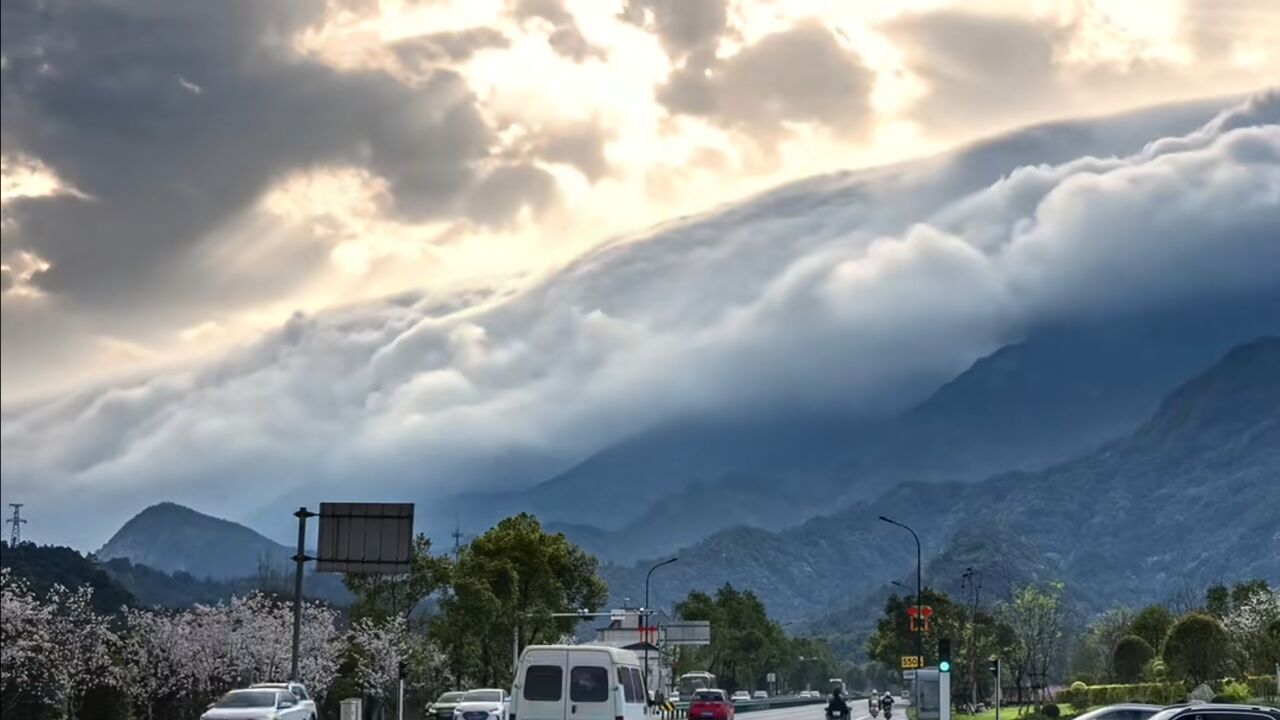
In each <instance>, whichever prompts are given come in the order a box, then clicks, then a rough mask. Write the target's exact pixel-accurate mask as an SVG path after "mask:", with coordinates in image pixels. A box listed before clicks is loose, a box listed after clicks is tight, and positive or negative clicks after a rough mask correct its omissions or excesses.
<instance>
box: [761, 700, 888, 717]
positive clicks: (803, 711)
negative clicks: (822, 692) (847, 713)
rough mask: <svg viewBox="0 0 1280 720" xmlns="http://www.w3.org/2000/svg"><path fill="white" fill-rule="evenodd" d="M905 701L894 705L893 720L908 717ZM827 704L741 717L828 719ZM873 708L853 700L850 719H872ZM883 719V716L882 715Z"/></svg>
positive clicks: (780, 709)
mask: <svg viewBox="0 0 1280 720" xmlns="http://www.w3.org/2000/svg"><path fill="white" fill-rule="evenodd" d="M906 705H907V703H906V702H905V701H902V700H899V701H898V702H896V703H894V705H893V720H904V719H905V718H906V714H905V706H906ZM826 707H827V706H826V705H824V704H816V705H800V706H798V707H789V708H778V709H777V710H760V711H758V712H753V713H743V714H742V715H740V716H739V717H740V718H741V720H826V714H825V710H826ZM870 718H871V710H870V708H869V707H868V706H867V701H866V700H854V701H853V715H852V717H851V718H850V720H870ZM881 720H883V716H882V717H881Z"/></svg>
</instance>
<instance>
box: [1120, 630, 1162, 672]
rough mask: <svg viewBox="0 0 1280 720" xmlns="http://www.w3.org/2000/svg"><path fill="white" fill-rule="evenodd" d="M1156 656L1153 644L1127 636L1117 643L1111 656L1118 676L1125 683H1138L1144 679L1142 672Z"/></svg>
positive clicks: (1136, 637)
mask: <svg viewBox="0 0 1280 720" xmlns="http://www.w3.org/2000/svg"><path fill="white" fill-rule="evenodd" d="M1155 656H1156V651H1155V648H1153V647H1152V646H1151V643H1149V642H1147V641H1146V640H1145V639H1143V638H1141V637H1138V636H1137V635H1125V636H1124V637H1122V638H1120V642H1118V643H1116V649H1115V652H1113V653H1112V654H1111V658H1112V660H1111V662H1112V664H1113V665H1114V666H1115V669H1116V676H1117V677H1118V678H1119V679H1121V680H1123V681H1125V682H1137V681H1138V680H1141V679H1142V670H1143V668H1145V667H1146V666H1147V663H1149V662H1151V658H1153V657H1155Z"/></svg>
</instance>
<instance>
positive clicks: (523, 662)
mask: <svg viewBox="0 0 1280 720" xmlns="http://www.w3.org/2000/svg"><path fill="white" fill-rule="evenodd" d="M647 697H648V693H647V692H646V691H645V687H644V673H642V672H641V670H640V660H639V658H637V657H636V654H635V653H634V652H632V651H630V650H622V649H619V648H615V647H609V646H606V645H530V646H529V647H527V648H525V649H524V652H523V653H521V654H520V667H519V668H518V669H517V670H516V680H515V684H514V685H513V686H512V688H511V715H510V717H509V718H508V720H645V718H646V716H647V714H648V703H647V702H645V698H647Z"/></svg>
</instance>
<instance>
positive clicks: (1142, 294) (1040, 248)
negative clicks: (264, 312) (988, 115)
mask: <svg viewBox="0 0 1280 720" xmlns="http://www.w3.org/2000/svg"><path fill="white" fill-rule="evenodd" d="M1192 114H1194V113H1192ZM1179 117H1180V118H1183V120H1181V122H1183V124H1184V126H1183V127H1182V129H1181V130H1178V131H1177V132H1175V133H1173V134H1171V135H1170V136H1168V137H1164V136H1162V133H1163V132H1166V131H1167V129H1168V128H1169V127H1171V126H1173V125H1176V124H1177V123H1176V122H1175V121H1174V120H1170V119H1169V118H1179ZM1189 117H1190V115H1189V114H1188V113H1187V111H1180V112H1174V111H1157V112H1155V113H1148V114H1145V115H1141V116H1137V119H1134V118H1127V119H1120V120H1115V121H1111V120H1105V121H1095V122H1092V123H1076V124H1069V125H1064V126H1061V127H1053V126H1049V127H1044V128H1038V129H1033V130H1030V131H1027V132H1024V133H1021V134H1018V135H1015V136H1011V137H1009V138H1002V139H997V140H996V141H994V142H991V143H987V144H983V145H979V146H975V147H973V148H970V149H967V150H964V151H961V152H959V153H955V154H952V155H949V156H944V157H941V158H937V159H933V160H928V161H922V162H919V163H914V164H908V165H903V166H896V167H891V168H886V169H881V170H871V171H866V172H861V173H854V174H846V175H840V176H832V177H826V178H817V179H814V180H811V181H806V182H803V183H799V184H796V185H792V186H788V187H784V188H781V189H779V190H777V191H774V192H772V193H769V194H766V195H762V196H760V197H757V198H755V199H753V200H751V201H749V202H746V203H743V204H741V205H738V206H734V207H729V208H726V209H724V210H720V211H717V212H715V213H711V214H709V215H706V216H702V217H699V218H694V219H689V220H684V221H680V222H676V223H672V224H670V225H668V226H665V227H661V228H659V229H657V230H656V231H654V232H653V233H651V234H648V235H646V236H642V237H635V238H628V239H622V240H619V241H616V242H614V243H612V244H610V245H607V246H605V247H603V248H601V249H599V250H597V251H594V252H591V253H589V254H587V255H586V256H584V257H582V258H580V259H579V260H577V261H575V262H573V263H571V264H569V265H568V266H566V267H564V268H562V269H561V270H559V271H557V272H555V273H554V274H552V275H550V276H549V277H547V278H546V279H545V280H544V281H543V282H541V283H538V284H536V285H534V286H532V287H530V288H528V289H527V290H525V291H523V292H520V293H518V294H515V295H501V294H498V295H493V294H483V293H481V294H476V295H474V296H458V297H438V296H425V295H412V296H403V297H400V298H398V299H396V300H394V301H386V302H379V303H373V304H368V305H364V306H359V307H353V308H349V309H346V310H342V311H333V312H328V313H324V314H321V315H318V316H314V317H304V316H301V315H299V316H296V317H294V318H293V319H292V320H290V321H289V322H288V323H286V324H285V325H284V326H283V327H281V328H279V329H278V330H276V331H274V332H272V333H270V334H268V335H267V336H266V337H263V338H262V339H261V340H260V341H258V342H256V343H254V344H252V345H250V346H248V347H245V348H242V349H241V350H239V351H237V352H234V353H232V354H230V355H228V356H227V357H225V358H223V359H222V360H219V361H217V362H213V363H210V364H208V365H206V366H204V367H201V368H198V369H194V370H188V371H179V372H172V373H164V374H160V375H158V376H156V377H154V378H152V379H150V380H146V381H142V382H136V383H131V384H130V383H125V384H117V385H116V386H113V387H108V388H105V389H97V390H92V391H87V392H83V393H80V394H78V395H76V396H73V397H69V398H66V399H62V400H59V401H56V402H52V403H47V404H42V405H38V406H35V407H28V408H24V409H22V410H15V411H11V412H9V413H8V414H7V415H6V416H5V418H4V422H3V433H2V442H3V461H2V462H3V476H4V486H3V489H4V495H5V501H9V500H10V499H11V498H12V499H14V500H17V499H21V500H22V501H24V502H27V503H29V504H30V505H31V506H32V507H33V508H39V507H45V508H49V507H57V508H58V512H57V513H56V515H55V513H49V514H48V515H47V516H46V517H47V518H48V519H46V520H44V521H42V522H43V523H44V526H45V529H44V532H46V533H48V535H47V536H46V537H51V538H52V537H56V538H58V539H66V540H71V541H73V542H77V543H80V544H83V545H85V546H91V545H93V544H95V543H97V542H100V541H101V540H102V539H104V538H105V537H106V536H107V534H108V533H109V532H110V531H111V530H112V529H113V528H114V526H115V525H117V524H118V523H119V522H120V521H121V520H123V519H124V518H125V517H126V516H127V515H128V514H129V513H131V512H134V511H136V510H137V509H138V508H139V507H140V506H141V505H143V504H146V503H149V502H152V501H154V500H158V499H172V500H176V501H180V502H190V503H194V504H196V505H197V506H199V507H200V508H202V509H205V510H207V511H211V512H216V513H220V514H223V515H227V516H231V517H246V516H248V515H251V514H252V513H254V512H256V511H258V510H260V509H261V508H264V507H269V506H270V507H283V506H285V505H294V506H296V505H298V504H302V503H311V502H315V501H317V500H319V499H322V498H330V497H343V498H353V497H358V498H367V499H377V498H411V499H424V498H429V497H431V496H432V495H435V494H439V493H442V492H446V491H450V490H456V489H459V488H462V487H472V486H476V485H478V484H484V483H491V484H511V483H517V482H526V483H530V482H534V481H537V480H540V479H542V478H543V477H545V475H546V474H548V473H550V472H552V471H554V470H556V469H558V468H560V467H563V466H564V465H565V464H567V463H570V462H573V461H575V460H577V459H579V458H581V457H582V456H584V455H585V454H587V453H589V452H591V451H594V450H596V449H598V448H600V447H602V446H604V445H606V444H608V443H610V442H612V441H614V440H616V439H618V438H620V437H623V436H625V435H627V434H629V433H632V432H635V431H637V430H639V429H642V428H644V427H646V426H648V425H651V424H652V423H655V422H658V421H660V420H663V419H666V418H670V417H673V416H676V415H680V414H685V413H695V412H711V411H715V412H742V411H750V410H751V409H753V408H759V407H762V406H764V407H771V408H776V407H780V406H784V405H790V406H808V407H822V406H832V405H838V406H840V407H846V408H847V407H859V406H870V405H875V404H881V403H886V402H893V401H894V400H900V399H901V394H900V392H899V390H900V388H902V387H903V386H904V385H905V384H908V383H912V382H915V381H917V380H918V379H919V378H921V377H926V378H943V377H946V376H947V375H949V374H953V373H955V372H957V371H958V370H960V369H962V368H963V367H965V366H966V365H967V364H969V363H970V362H972V361H973V360H974V359H975V358H977V357H979V356H982V355H984V354H987V353H989V352H991V351H992V350H994V349H995V348H997V347H999V346H1000V345H1002V344H1004V343H1006V342H1008V341H1010V340H1013V339H1016V338H1018V337H1019V336H1021V335H1022V334H1024V333H1025V332H1027V331H1028V329H1030V328H1033V327H1034V326H1036V325H1037V324H1039V323H1044V322H1054V321H1058V320H1063V319H1073V318H1080V317H1089V316H1096V315H1098V314H1123V313H1127V312H1135V311H1140V310H1143V309H1146V308H1150V307H1152V306H1169V305H1174V306H1176V305H1177V304H1179V303H1197V304H1201V305H1206V304H1207V305H1211V304H1212V303H1213V302H1214V300H1215V299H1217V298H1223V297H1227V296H1232V297H1238V296H1240V295H1245V296H1248V295H1249V294H1250V293H1253V292H1256V291H1260V290H1263V291H1273V290H1275V289H1276V286H1277V284H1280V280H1277V278H1280V240H1278V238H1280V94H1277V93H1276V92H1274V91H1273V92H1270V93H1267V94H1264V95H1261V96H1259V97H1257V98H1254V99H1253V100H1252V101H1251V102H1250V103H1248V104H1246V105H1244V106H1242V107H1240V108H1236V109H1233V110H1231V111H1229V112H1227V113H1226V114H1224V115H1222V116H1220V117H1219V118H1218V119H1216V120H1214V121H1212V122H1210V123H1208V124H1207V125H1203V127H1200V128H1198V129H1197V128H1196V127H1194V126H1192V125H1188V124H1187V118H1189ZM1142 127H1145V128H1146V133H1145V134H1144V133H1142V132H1139V131H1138V129H1139V128H1142ZM1115 137H1126V138H1135V137H1140V138H1141V140H1140V141H1138V142H1137V143H1135V144H1133V145H1132V147H1129V148H1128V149H1127V150H1125V151H1124V152H1122V153H1120V154H1119V155H1117V156H1114V157H1111V156H1109V155H1108V154H1109V153H1110V152H1114V151H1115V147H1116V145H1117V143H1116V141H1115V140H1114V138H1115ZM1108 148H1111V149H1108ZM1063 158H1066V159H1063ZM33 511H34V510H33Z"/></svg>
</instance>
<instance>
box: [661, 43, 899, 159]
mask: <svg viewBox="0 0 1280 720" xmlns="http://www.w3.org/2000/svg"><path fill="white" fill-rule="evenodd" d="M696 60H697V59H696V58H691V60H690V63H689V64H687V65H686V66H685V67H683V68H681V69H679V70H677V71H675V72H674V73H672V76H671V78H670V80H669V81H668V83H667V84H666V85H665V86H663V87H662V88H661V90H660V91H659V94H658V99H659V101H660V102H662V104H663V105H665V106H666V107H667V108H668V109H670V110H671V111H673V112H677V113H683V114H688V115H699V116H703V117H706V118H707V119H709V120H711V121H712V122H714V123H716V124H718V125H721V126H724V127H729V128H734V129H738V130H742V131H744V132H747V133H750V134H751V135H752V136H754V137H756V138H760V139H767V138H770V137H772V136H774V135H776V134H778V133H780V132H783V131H784V129H785V127H784V123H788V122H810V123H816V124H819V125H822V126H824V127H826V128H828V129H830V130H831V131H833V132H835V133H837V134H840V135H856V134H859V133H861V132H862V131H863V130H865V129H866V127H867V126H868V124H869V121H870V119H871V106H870V100H869V96H870V93H871V88H872V84H873V82H874V79H875V78H874V75H873V73H872V72H871V71H870V70H869V69H868V68H867V67H866V66H865V65H863V63H862V60H861V59H860V58H859V57H858V55H857V54H856V53H854V52H851V51H849V50H847V49H845V48H844V47H842V46H841V45H840V43H839V42H838V41H837V39H836V37H835V35H833V34H832V32H831V30H829V29H828V28H826V27H825V26H823V25H822V24H820V23H817V22H804V23H801V24H799V25H796V26H795V27H793V28H790V29H788V30H785V31H782V32H777V33H774V34H772V35H766V36H765V37H763V38H761V39H760V40H758V41H757V42H756V43H754V44H752V45H749V46H747V47H746V48H743V49H742V50H741V51H740V52H738V53H737V54H735V55H733V56H731V57H729V58H728V59H725V60H714V61H713V62H712V63H711V64H710V65H708V66H706V67H702V66H700V65H699V64H698V63H697V61H696Z"/></svg>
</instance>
